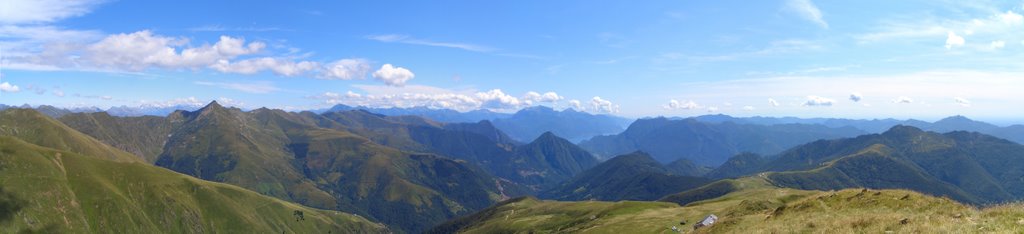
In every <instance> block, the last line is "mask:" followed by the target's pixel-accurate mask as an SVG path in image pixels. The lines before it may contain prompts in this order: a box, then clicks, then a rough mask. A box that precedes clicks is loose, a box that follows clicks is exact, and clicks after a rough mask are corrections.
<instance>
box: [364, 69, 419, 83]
mask: <svg viewBox="0 0 1024 234" xmlns="http://www.w3.org/2000/svg"><path fill="white" fill-rule="evenodd" d="M414 77H416V75H415V74H413V73H412V71H409V69H405V68H403V67H395V66H392V65H391V64H384V65H383V66H381V67H380V69H378V70H377V71H375V72H373V78H376V79H378V80H381V81H384V84H387V85H391V86H404V85H405V82H406V81H409V80H411V79H412V78H414Z"/></svg>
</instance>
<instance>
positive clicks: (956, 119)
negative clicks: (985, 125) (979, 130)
mask: <svg viewBox="0 0 1024 234" xmlns="http://www.w3.org/2000/svg"><path fill="white" fill-rule="evenodd" d="M938 122H974V120H972V119H969V118H967V117H965V116H963V115H954V116H950V117H946V118H943V119H940V120H939V121H936V123H938Z"/></svg>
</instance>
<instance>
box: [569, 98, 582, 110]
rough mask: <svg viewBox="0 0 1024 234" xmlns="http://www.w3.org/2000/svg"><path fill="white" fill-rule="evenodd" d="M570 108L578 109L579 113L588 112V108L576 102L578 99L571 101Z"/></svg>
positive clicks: (578, 101)
mask: <svg viewBox="0 0 1024 234" xmlns="http://www.w3.org/2000/svg"><path fill="white" fill-rule="evenodd" d="M569 107H570V108H573V109H576V110H577V111H585V110H586V108H584V107H583V103H581V102H580V100H576V99H573V100H569Z"/></svg>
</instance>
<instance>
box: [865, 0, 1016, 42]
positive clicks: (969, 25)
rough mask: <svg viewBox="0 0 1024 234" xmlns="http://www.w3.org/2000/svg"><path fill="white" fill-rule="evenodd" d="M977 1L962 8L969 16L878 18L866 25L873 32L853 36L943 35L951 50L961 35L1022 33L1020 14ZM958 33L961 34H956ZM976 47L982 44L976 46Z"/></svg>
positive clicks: (925, 38)
mask: <svg viewBox="0 0 1024 234" xmlns="http://www.w3.org/2000/svg"><path fill="white" fill-rule="evenodd" d="M946 3H953V2H946ZM972 3H973V2H972ZM977 3H978V4H977V5H983V6H977V7H973V8H975V9H962V10H963V12H961V13H963V14H965V15H968V16H969V17H957V18H947V17H941V16H938V15H935V14H907V15H901V16H897V17H894V18H886V19H881V20H879V21H878V24H876V25H875V26H870V27H871V28H873V29H874V30H873V32H869V33H865V34H861V35H856V36H855V37H856V38H857V40H858V41H859V42H861V43H867V42H879V41H900V42H908V41H909V42H915V43H929V42H933V41H934V40H935V39H936V38H939V37H942V36H945V37H946V47H947V48H948V49H952V48H954V47H957V46H964V45H965V44H964V43H965V42H966V40H965V38H964V36H970V37H972V38H979V40H988V39H1001V38H1007V37H1008V36H1012V37H1014V38H1019V37H1021V36H1022V33H1021V32H1022V31H1021V30H1020V25H1021V24H1024V16H1021V15H1020V14H1018V13H1015V12H1013V11H1012V10H1008V11H1005V13H1003V12H1000V11H999V10H997V9H998V8H999V7H998V6H994V5H989V3H982V2H977ZM954 7H960V6H954ZM957 9H959V8H957ZM955 15H959V14H955ZM958 32H962V33H963V34H957V33H958ZM980 48H984V47H980V46H979V49H980Z"/></svg>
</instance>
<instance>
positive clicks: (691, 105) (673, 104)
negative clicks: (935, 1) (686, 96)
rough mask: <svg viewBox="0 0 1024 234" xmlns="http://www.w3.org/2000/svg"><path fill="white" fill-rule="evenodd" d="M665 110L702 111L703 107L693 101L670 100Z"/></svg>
mask: <svg viewBox="0 0 1024 234" xmlns="http://www.w3.org/2000/svg"><path fill="white" fill-rule="evenodd" d="M664 108H665V109H669V110H679V109H682V110H693V109H700V108H701V106H700V105H697V103H695V102H693V101H685V102H680V101H677V100H675V99H671V100H668V105H666V106H664Z"/></svg>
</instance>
